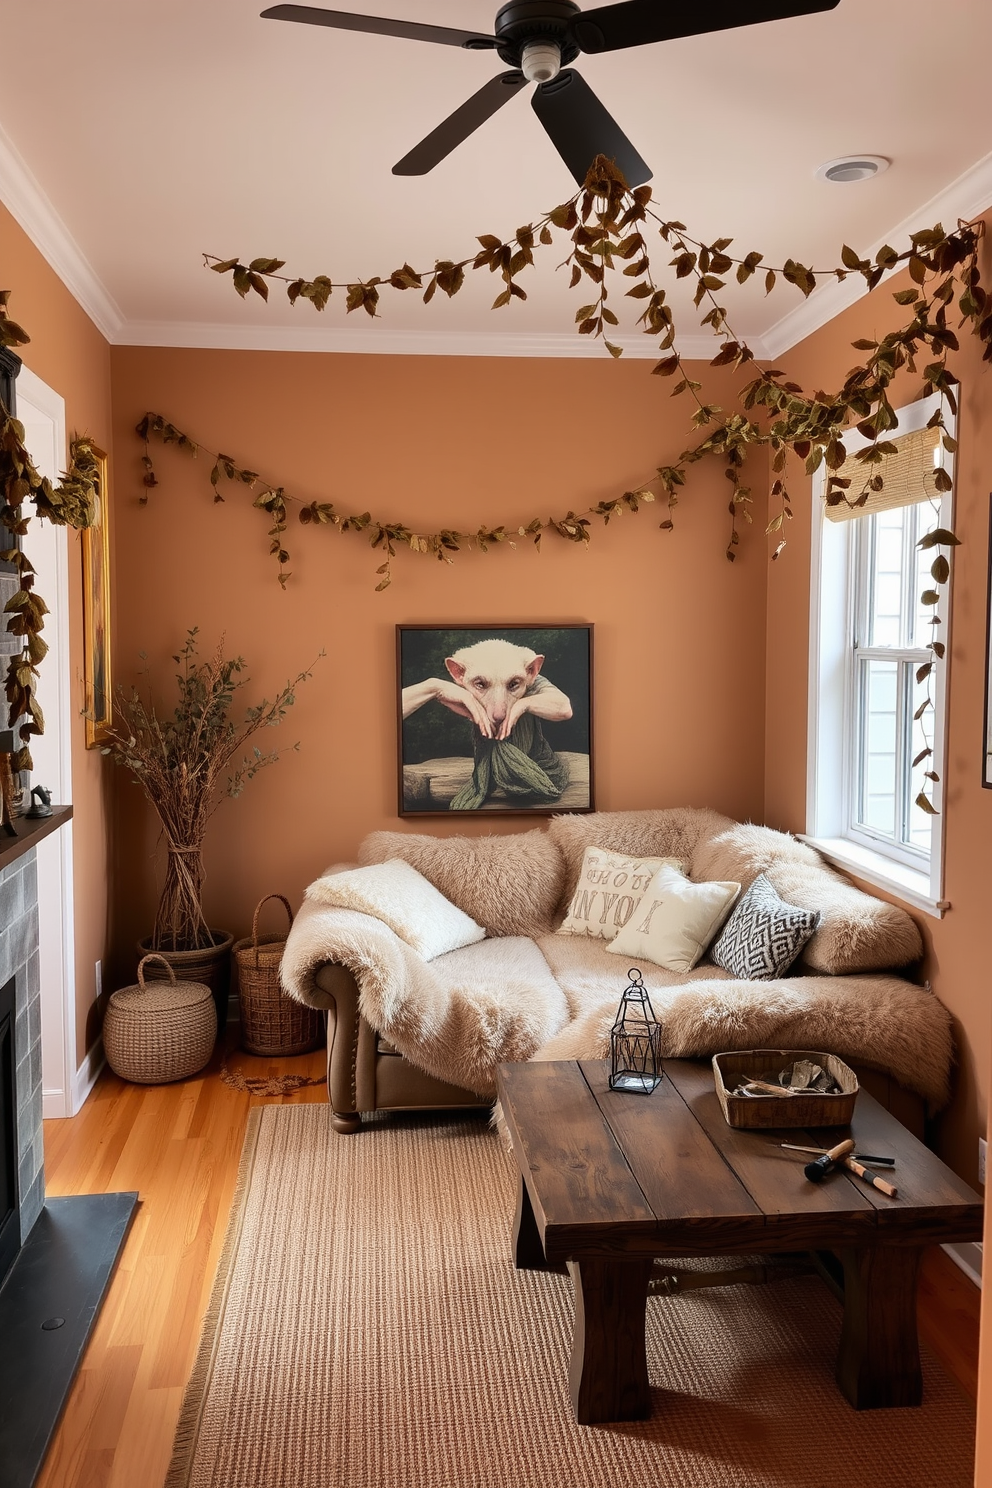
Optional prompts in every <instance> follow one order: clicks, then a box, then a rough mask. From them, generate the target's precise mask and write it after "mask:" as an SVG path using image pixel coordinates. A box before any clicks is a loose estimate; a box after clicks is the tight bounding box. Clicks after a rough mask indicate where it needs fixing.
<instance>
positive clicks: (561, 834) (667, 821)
mask: <svg viewBox="0 0 992 1488" xmlns="http://www.w3.org/2000/svg"><path fill="white" fill-rule="evenodd" d="M731 826H733V822H732V821H731V820H730V818H729V817H726V816H721V815H720V814H719V812H717V811H710V810H708V809H707V808H705V807H696V806H672V807H668V808H666V809H665V810H663V811H593V812H590V813H589V814H588V815H585V816H553V817H552V818H551V821H550V822H549V824H548V835H549V836H550V837H551V839H552V841H554V842H555V843H556V844H557V846H558V849H559V851H560V852H561V855H562V857H563V858H564V859H565V884H564V888H563V891H562V898H561V906H562V911H563V912H564V909H565V907H566V906H567V905H569V904H570V903H571V902H572V899H573V897H574V895H575V890H576V887H577V886H578V882H579V873H580V871H581V869H582V857H583V854H584V853H585V850H586V848H587V847H600V848H606V849H607V850H608V851H609V852H615V853H623V854H625V856H627V857H629V858H640V857H653V858H673V859H676V860H679V861H681V862H685V863H688V862H689V861H690V859H691V857H692V854H693V853H694V852H695V850H696V846H697V844H698V843H699V842H700V840H701V839H703V838H710V837H714V836H715V835H716V833H717V832H722V831H724V830H725V828H727V827H731ZM713 876H714V877H721V878H723V877H729V878H732V877H733V876H734V875H733V874H719V875H713Z"/></svg>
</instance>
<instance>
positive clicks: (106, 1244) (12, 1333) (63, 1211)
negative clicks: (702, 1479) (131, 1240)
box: [0, 1193, 138, 1488]
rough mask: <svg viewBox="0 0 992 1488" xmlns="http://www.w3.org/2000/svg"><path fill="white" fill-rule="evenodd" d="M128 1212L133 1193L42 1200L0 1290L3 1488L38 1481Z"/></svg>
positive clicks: (17, 1487)
mask: <svg viewBox="0 0 992 1488" xmlns="http://www.w3.org/2000/svg"><path fill="white" fill-rule="evenodd" d="M137 1203H138V1195H137V1194H136V1193H110V1194H81V1195H78V1196H74V1197H71V1198H64V1199H48V1200H47V1201H46V1204H45V1207H44V1209H43V1210H42V1212H41V1215H40V1216H39V1218H38V1222H37V1223H36V1224H35V1226H34V1228H33V1229H32V1231H31V1233H30V1235H29V1236H28V1238H27V1242H26V1244H25V1245H24V1247H23V1248H22V1250H21V1253H20V1255H19V1256H18V1257H17V1260H16V1261H15V1262H14V1264H13V1266H12V1267H11V1269H10V1271H9V1272H8V1274H7V1279H6V1281H5V1282H4V1284H3V1286H2V1287H0V1463H2V1464H3V1466H2V1468H0V1476H2V1482H3V1488H31V1485H32V1484H33V1483H34V1481H35V1479H36V1478H37V1476H38V1472H39V1470H40V1468H41V1464H42V1462H43V1461H44V1457H45V1452H46V1451H47V1449H48V1444H49V1442H50V1441H51V1439H52V1434H53V1432H54V1430H55V1427H56V1424H57V1423H58V1419H59V1416H60V1415H61V1414H62V1407H63V1406H64V1405H65V1402H66V1397H67V1396H68V1394H69V1386H70V1385H71V1384H72V1381H73V1377H74V1375H75V1373H76V1370H77V1369H78V1367H79V1361H80V1360H81V1358H82V1356H83V1350H84V1349H85V1347H86V1340H87V1338H88V1337H89V1334H90V1330H91V1329H92V1327H93V1324H94V1322H95V1321H96V1316H97V1313H98V1312H99V1311H100V1307H101V1304H102V1302H103V1299H104V1297H105V1295H106V1292H107V1287H108V1286H109V1284H110V1278H111V1276H112V1275H113V1273H114V1268H115V1266H116V1265H117V1259H118V1257H119V1255H120V1253H121V1249H122V1248H123V1245H124V1240H125V1237H126V1235H127V1232H128V1227H129V1226H130V1223H131V1220H132V1218H133V1216H134V1211H135V1209H136V1207H137ZM59 1318H62V1319H64V1322H63V1323H62V1324H61V1325H56V1320H57V1319H59ZM46 1323H47V1324H48V1327H47V1328H46V1327H45V1326H44V1324H46Z"/></svg>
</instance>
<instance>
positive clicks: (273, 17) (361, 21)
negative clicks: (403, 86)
mask: <svg viewBox="0 0 992 1488" xmlns="http://www.w3.org/2000/svg"><path fill="white" fill-rule="evenodd" d="M261 17H262V20H263V21H301V22H302V23H303V24H304V25H307V26H334V27H336V29H337V30H338V31H368V32H371V33H372V34H373V35H374V36H402V37H404V38H405V39H406V40H407V41H434V42H437V43H439V44H440V45H441V46H456V47H468V48H469V50H470V51H484V50H486V49H487V48H489V47H494V46H495V45H496V38H495V36H487V35H486V34H485V33H484V32H481V31H454V30H452V29H451V28H450V27H448V26H424V25H421V23H420V22H419V21H391V20H387V19H386V18H385V17H383V16H367V15H352V14H351V13H350V12H349V11H347V10H319V9H318V8H317V7H316V6H313V5H272V6H270V7H269V9H268V10H263V11H262V13H261Z"/></svg>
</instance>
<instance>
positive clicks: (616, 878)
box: [556, 847, 682, 940]
mask: <svg viewBox="0 0 992 1488" xmlns="http://www.w3.org/2000/svg"><path fill="white" fill-rule="evenodd" d="M665 865H668V866H669V867H671V869H672V870H673V872H677V871H678V869H680V868H681V867H682V864H681V862H680V861H679V859H678V858H632V857H631V856H630V855H629V854H628V853H615V852H608V851H607V850H606V848H605V847H587V848H586V850H585V853H584V855H583V858H582V869H581V871H580V873H579V882H578V884H577V885H576V889H575V893H574V894H573V895H572V902H571V904H570V905H569V907H568V914H567V915H566V916H565V918H564V920H563V921H562V923H561V925H560V926H559V927H558V930H557V932H556V933H557V934H558V935H588V936H590V937H592V938H593V939H595V940H612V939H613V937H614V935H616V933H617V931H618V930H622V929H623V927H624V925H626V924H627V922H628V921H629V920H630V918H631V916H632V915H633V914H634V912H635V910H636V909H637V906H638V905H639V904H640V902H641V899H642V897H643V895H644V892H645V890H646V889H647V887H648V885H649V884H650V882H651V880H652V879H653V878H654V875H655V874H656V873H657V872H658V870H659V868H662V867H664V866H665Z"/></svg>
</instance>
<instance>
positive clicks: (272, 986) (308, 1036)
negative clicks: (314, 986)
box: [234, 894, 323, 1055]
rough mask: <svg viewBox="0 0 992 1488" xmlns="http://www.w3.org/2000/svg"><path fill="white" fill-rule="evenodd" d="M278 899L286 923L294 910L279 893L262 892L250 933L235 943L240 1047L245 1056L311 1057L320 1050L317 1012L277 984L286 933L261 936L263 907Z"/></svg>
mask: <svg viewBox="0 0 992 1488" xmlns="http://www.w3.org/2000/svg"><path fill="white" fill-rule="evenodd" d="M270 899H278V900H279V902H280V903H281V904H283V905H284V906H285V909H286V914H287V915H288V916H289V923H290V926H292V923H293V911H292V909H291V908H290V906H289V900H288V899H287V898H285V896H284V895H282V894H266V896H265V898H264V899H261V900H260V901H259V903H258V905H257V906H256V909H255V915H254V918H253V919H252V922H251V935H248V936H245V938H244V939H243V940H238V941H235V943H234V961H235V964H236V966H237V968H238V988H239V998H240V1002H241V1047H242V1048H243V1049H245V1050H247V1052H248V1053H249V1054H268V1055H272V1054H280V1055H291V1054H309V1052H310V1050H311V1049H316V1048H318V1047H319V1045H320V1042H321V1038H322V1036H323V1019H322V1018H321V1015H320V1013H319V1012H318V1010H317V1009H316V1008H308V1007H304V1006H303V1004H302V1003H299V1002H296V1001H295V1000H294V999H293V998H292V997H287V996H286V993H285V992H284V991H283V990H282V987H281V986H280V984H279V965H280V962H281V961H282V953H283V951H284V950H285V948H286V937H285V936H284V935H259V933H258V917H259V914H260V913H261V910H262V906H263V904H267V903H268V901H269V900H270Z"/></svg>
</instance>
